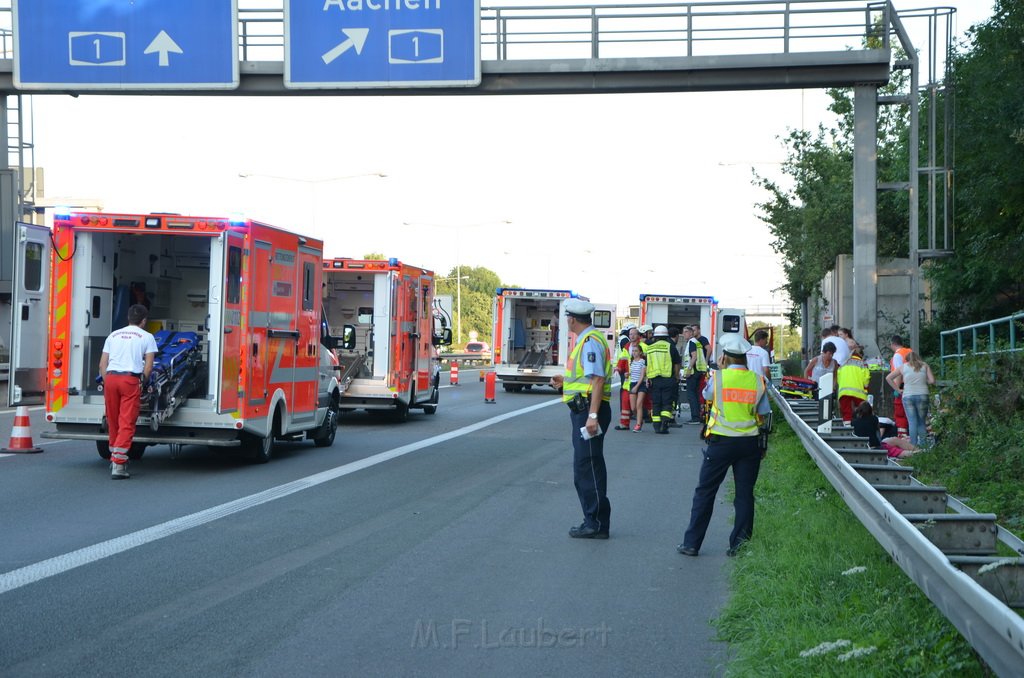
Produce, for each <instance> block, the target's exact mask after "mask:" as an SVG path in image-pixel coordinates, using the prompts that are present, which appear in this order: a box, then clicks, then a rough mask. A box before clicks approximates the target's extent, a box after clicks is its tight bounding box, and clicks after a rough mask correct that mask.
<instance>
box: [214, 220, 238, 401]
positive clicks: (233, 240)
mask: <svg viewBox="0 0 1024 678" xmlns="http://www.w3.org/2000/svg"><path fill="white" fill-rule="evenodd" d="M213 245H214V246H213V248H212V251H211V256H210V258H211V272H210V278H211V280H218V281H219V284H218V286H219V287H220V290H219V291H218V293H217V294H214V295H211V296H210V306H211V308H210V316H211V321H213V319H216V322H217V323H218V324H219V327H213V326H211V327H210V336H211V337H217V340H218V343H219V344H220V347H219V350H217V351H214V346H213V344H212V342H211V345H210V373H211V374H219V375H220V380H219V381H220V386H219V388H218V389H217V391H216V392H217V412H219V413H221V414H224V413H231V412H235V411H237V410H238V404H239V391H240V389H241V375H242V363H241V360H242V311H243V308H242V265H243V262H244V261H245V237H244V236H243V235H242V234H241V233H236V232H234V231H226V232H225V233H224V234H223V236H222V237H220V238H217V239H216V240H214V242H213ZM215 262H216V263H217V264H218V265H219V267H220V276H219V277H218V278H215V277H214V275H213V270H212V269H213V268H214V266H213V264H214V263H215ZM218 302H219V306H220V308H219V309H216V308H215V307H214V304H217V303H218ZM218 311H219V312H218ZM211 325H212V322H211ZM215 361H216V362H217V363H219V364H215Z"/></svg>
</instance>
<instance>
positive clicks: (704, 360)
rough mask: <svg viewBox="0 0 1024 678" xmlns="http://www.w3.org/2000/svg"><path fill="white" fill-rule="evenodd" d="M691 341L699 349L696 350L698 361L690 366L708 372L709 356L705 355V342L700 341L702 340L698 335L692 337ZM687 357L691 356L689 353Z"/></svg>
mask: <svg viewBox="0 0 1024 678" xmlns="http://www.w3.org/2000/svg"><path fill="white" fill-rule="evenodd" d="M690 341H692V342H693V344H694V346H696V347H697V350H696V351H695V353H696V354H697V362H696V363H695V364H693V365H690V367H691V368H692V369H693V370H695V371H697V372H707V371H708V357H707V356H706V355H704V344H702V343H700V340H699V339H697V338H696V337H695V338H693V339H691V340H690ZM687 358H689V355H687Z"/></svg>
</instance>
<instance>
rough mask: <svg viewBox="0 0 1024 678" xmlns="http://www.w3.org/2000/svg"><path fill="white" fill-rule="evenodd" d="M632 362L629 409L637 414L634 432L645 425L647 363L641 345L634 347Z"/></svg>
mask: <svg viewBox="0 0 1024 678" xmlns="http://www.w3.org/2000/svg"><path fill="white" fill-rule="evenodd" d="M631 357H632V360H630V362H629V384H630V388H629V408H630V409H631V410H632V411H633V412H635V413H636V425H635V426H634V427H633V430H634V431H639V430H640V429H641V427H642V426H643V423H644V415H643V412H644V399H645V398H646V397H647V361H646V360H644V352H643V349H641V348H640V345H639V344H635V345H634V346H633V350H632V354H631Z"/></svg>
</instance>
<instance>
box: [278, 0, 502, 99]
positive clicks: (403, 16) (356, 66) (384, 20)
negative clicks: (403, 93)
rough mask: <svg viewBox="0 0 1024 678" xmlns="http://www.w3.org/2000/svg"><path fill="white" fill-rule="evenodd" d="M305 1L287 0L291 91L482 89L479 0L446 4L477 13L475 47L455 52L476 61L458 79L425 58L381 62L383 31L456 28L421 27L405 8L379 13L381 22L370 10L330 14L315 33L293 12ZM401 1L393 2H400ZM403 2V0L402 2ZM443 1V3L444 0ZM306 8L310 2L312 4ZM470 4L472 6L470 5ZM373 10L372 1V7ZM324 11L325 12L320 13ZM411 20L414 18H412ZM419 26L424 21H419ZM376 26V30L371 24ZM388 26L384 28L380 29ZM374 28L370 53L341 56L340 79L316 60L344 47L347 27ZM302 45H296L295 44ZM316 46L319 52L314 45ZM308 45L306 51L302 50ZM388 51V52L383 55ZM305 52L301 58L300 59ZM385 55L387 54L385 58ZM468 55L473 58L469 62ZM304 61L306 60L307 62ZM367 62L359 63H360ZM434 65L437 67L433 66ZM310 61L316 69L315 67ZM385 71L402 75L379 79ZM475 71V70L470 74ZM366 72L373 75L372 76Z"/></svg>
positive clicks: (460, 46)
mask: <svg viewBox="0 0 1024 678" xmlns="http://www.w3.org/2000/svg"><path fill="white" fill-rule="evenodd" d="M301 1H302V0H285V1H284V48H285V49H284V86H285V88H287V89H386V88H416V87H477V86H479V85H480V82H481V78H482V67H481V60H480V0H446V1H447V2H448V3H451V4H452V5H453V6H455V7H457V8H458V9H462V8H465V9H467V10H469V9H472V12H473V14H472V36H471V38H470V40H471V44H469V45H466V44H456V45H455V48H456V49H458V50H459V54H458V55H456V56H455V58H456V59H461V60H462V61H463V62H467V61H469V59H471V60H472V67H471V69H463V70H462V72H460V73H458V74H457V75H454V76H453V77H447V75H446V74H445V72H444V68H443V66H441V65H439V64H437V63H436V61H437V60H430V59H425V60H422V61H421V62H420V63H412V62H409V61H404V62H399V61H397V60H396V61H392V65H389V64H388V63H387V61H384V62H383V63H381V61H382V59H383V57H386V56H387V51H388V47H387V46H382V45H381V42H382V41H383V42H385V43H386V42H387V40H388V39H382V37H381V35H380V33H381V32H382V30H383V29H385V28H387V29H394V30H389V32H394V33H402V32H409V31H412V32H419V31H423V32H429V31H431V30H435V29H442V30H448V29H449V28H451V26H446V25H421V20H420V19H416V18H415V17H417V16H419V15H411V14H410V12H412V11H414V10H409V9H401V10H385V11H379V10H378V11H377V14H376V16H375V17H373V18H375V19H376V21H375V22H374V21H368V20H367V17H368V16H370V14H369V13H367V12H366V11H365V10H364V11H360V12H355V11H353V10H346V11H348V12H349V13H350V14H351V16H349V15H346V14H344V13H341V12H339V13H337V14H335V13H328V12H324V14H327V16H326V17H325V19H328V20H329V21H327V22H325V23H326V24H327V25H326V27H325V28H322V29H320V30H319V31H318V30H316V29H312V30H311V28H312V27H310V26H309V25H308V23H309V22H308V21H307V20H306V19H303V20H302V21H303V22H305V24H306V25H301V26H297V24H296V23H295V16H298V15H297V14H296V15H294V16H293V11H292V9H291V4H292V3H293V2H301ZM395 1H396V0H391V2H395ZM397 1H398V2H401V1H402V0H397ZM430 1H431V0H420V2H422V3H428V2H430ZM440 1H441V0H438V2H440ZM307 4H309V3H308V0H307ZM376 4H378V5H385V4H386V2H385V0H377V3H376ZM468 5H471V7H469V6H468ZM367 6H368V3H367ZM320 11H322V10H320ZM386 11H393V13H392V14H385V12H386ZM410 16H411V17H413V19H410ZM418 22H420V23H418ZM371 24H372V26H371ZM381 24H383V26H382V25H381ZM298 28H301V29H303V34H302V36H301V37H302V39H301V40H296V41H293V40H292V30H293V29H298ZM365 28H370V29H371V36H370V38H368V39H367V40H368V41H369V40H371V39H372V40H373V41H374V44H373V45H372V46H370V45H367V46H366V48H367V50H368V51H367V54H365V55H361V54H355V53H354V52H355V50H354V48H353V49H351V50H350V51H352V52H353V53H352V54H346V55H344V56H343V57H339V59H340V58H346V59H348V65H349V68H348V72H347V73H346V74H342V75H340V76H338V77H335V76H334V75H333V72H336V71H337V68H331V69H330V71H328V70H327V67H326V65H324V64H320V65H317V64H316V62H317V61H319V60H320V58H321V53H324V52H325V51H326V50H329V49H330V48H332V47H335V48H337V47H340V46H341V45H340V44H339V43H342V42H343V41H344V39H345V35H343V34H342V29H365ZM328 32H329V33H330V36H331V37H330V39H329V40H327V41H324V40H323V38H324V35H325V34H326V33H328ZM293 42H294V43H297V44H293ZM451 43H452V41H450V40H449V41H448V44H447V45H445V47H444V49H445V50H447V49H448V47H449V46H450V45H451ZM313 45H316V47H315V48H313V47H312V46H313ZM303 47H305V48H306V49H304V50H303V49H302V48H303ZM381 50H383V52H382V51H381ZM467 51H471V54H467ZM300 54H301V56H299V55H300ZM382 54H383V56H382ZM467 57H468V58H467ZM303 58H305V61H303V60H302V59H303ZM360 58H362V59H363V61H362V62H360V61H359V59H360ZM370 59H376V60H377V61H376V62H369V60H370ZM432 62H433V63H432ZM310 63H313V64H314V66H313V67H312V69H311V68H310V65H309V64H310ZM310 70H320V71H325V72H326V73H327V74H326V75H325V76H324V77H322V78H320V77H319V76H318V75H317V74H316V73H314V74H312V75H309V74H308V72H309V71H310ZM381 70H387V71H391V72H395V73H397V74H399V75H397V77H396V79H382V78H380V77H378V76H379V72H380V71H381ZM467 70H471V71H472V72H466V71H467ZM419 71H421V72H424V73H427V74H429V75H427V76H426V77H425V78H424V79H415V78H412V77H410V76H409V75H408V74H409V73H416V72H419ZM367 72H370V75H369V76H367V75H366V74H367Z"/></svg>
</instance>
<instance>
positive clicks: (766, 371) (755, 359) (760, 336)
mask: <svg viewBox="0 0 1024 678" xmlns="http://www.w3.org/2000/svg"><path fill="white" fill-rule="evenodd" d="M767 345H768V332H767V330H757V331H756V332H754V345H753V346H751V347H750V350H749V351H747V369H748V370H750V371H751V372H753V373H755V374H760V375H761V376H763V377H764V379H765V381H766V382H768V383H769V384H770V383H772V371H771V368H769V367H768V366H769V365H771V364H772V359H771V356H769V355H768V351H767V350H766V349H765V346H767Z"/></svg>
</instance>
